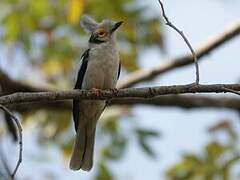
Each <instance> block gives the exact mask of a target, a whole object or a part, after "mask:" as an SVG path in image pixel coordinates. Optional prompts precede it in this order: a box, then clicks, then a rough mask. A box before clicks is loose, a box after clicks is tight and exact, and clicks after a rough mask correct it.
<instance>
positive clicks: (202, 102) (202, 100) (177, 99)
mask: <svg viewBox="0 0 240 180" xmlns="http://www.w3.org/2000/svg"><path fill="white" fill-rule="evenodd" d="M110 104H111V105H150V106H157V107H159V106H160V107H178V108H184V109H192V108H227V109H234V110H240V98H233V97H206V96H194V95H165V96H159V97H154V98H148V99H144V98H121V99H113V100H111V102H110Z"/></svg>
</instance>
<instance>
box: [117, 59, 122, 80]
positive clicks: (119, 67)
mask: <svg viewBox="0 0 240 180" xmlns="http://www.w3.org/2000/svg"><path fill="white" fill-rule="evenodd" d="M120 73H121V62H119V66H118V77H117V79H119V76H120Z"/></svg>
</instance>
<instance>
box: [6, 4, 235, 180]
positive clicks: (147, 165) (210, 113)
mask: <svg viewBox="0 0 240 180" xmlns="http://www.w3.org/2000/svg"><path fill="white" fill-rule="evenodd" d="M141 2H142V3H143V4H145V3H147V4H148V5H149V6H150V7H152V8H153V9H154V10H155V11H156V13H158V14H159V15H160V9H159V6H158V4H157V1H155V0H152V1H144V0H141ZM164 4H165V10H166V13H167V15H168V17H169V18H170V20H171V22H172V23H174V24H175V25H176V26H177V27H179V28H180V29H181V30H183V31H184V33H185V35H186V36H187V37H188V39H189V41H190V42H191V44H192V45H193V47H197V46H198V45H199V44H201V43H204V42H205V41H206V40H208V39H209V38H211V37H212V36H214V35H216V34H217V33H219V32H222V31H223V30H224V29H225V28H226V27H228V26H229V25H231V24H233V23H234V22H239V17H240V11H239V7H240V2H239V1H237V0H232V1H227V0H211V1H209V0H201V1H197V0H181V1H178V0H168V1H164ZM164 33H165V34H164V36H165V44H166V52H160V51H159V50H157V49H150V50H147V51H146V52H144V53H143V54H142V56H141V57H140V58H141V61H140V65H141V66H142V67H144V68H151V67H153V66H154V65H155V64H159V63H160V62H161V61H162V62H164V61H167V60H168V59H170V58H171V57H176V56H178V55H182V54H185V53H189V49H188V48H187V47H186V45H185V44H184V42H183V40H182V39H181V38H180V36H179V35H178V34H177V33H176V32H174V31H173V30H172V29H170V28H169V27H164ZM239 47H240V38H239V37H238V38H235V39H234V40H231V41H230V42H229V43H226V44H225V45H224V46H221V47H220V48H218V49H217V50H216V51H213V52H212V53H211V54H209V55H208V56H206V57H204V60H203V61H201V63H200V83H203V84H204V83H205V84H207V83H208V84H210V83H235V82H236V81H237V80H239V79H240V77H239V65H240V61H239V59H238V58H237V57H240V51H239ZM194 74H195V70H194V67H193V66H188V67H186V68H181V69H178V70H176V71H174V72H169V73H167V74H165V75H163V76H161V77H160V78H157V79H155V80H154V81H153V82H151V83H141V84H139V85H138V86H139V87H140V86H154V85H170V84H186V83H191V82H193V81H194V78H195V77H194ZM133 114H134V117H132V118H134V119H135V120H136V122H137V123H138V125H139V126H140V127H144V128H150V129H155V130H158V131H159V132H161V134H162V137H161V138H159V139H157V140H153V141H152V142H151V145H152V147H154V149H155V151H156V152H157V154H158V158H157V160H153V159H151V158H149V157H148V156H146V155H145V154H144V153H143V152H141V150H139V148H138V146H137V144H136V142H135V141H134V140H131V141H130V143H132V144H131V145H130V146H129V147H128V150H127V151H126V152H127V153H126V155H125V156H124V157H123V159H122V160H120V161H119V162H115V163H112V164H111V169H112V170H113V172H114V173H115V174H116V177H117V179H119V180H120V179H131V180H144V179H159V178H160V179H164V172H165V170H166V168H168V167H169V166H170V165H172V164H174V163H176V162H178V161H179V160H180V159H181V155H182V154H183V153H184V152H194V153H199V150H200V149H201V147H203V146H204V145H205V144H206V143H207V142H208V139H209V134H207V127H209V125H211V124H214V123H215V122H217V121H219V120H221V119H223V118H228V119H231V120H232V121H234V122H236V121H237V120H238V119H239V117H238V115H237V114H236V113H235V112H233V111H230V110H229V111H227V110H223V109H218V110H214V109H208V110H206V109H195V110H183V109H178V108H158V107H149V106H138V107H135V108H134V109H133ZM24 141H25V145H24V154H25V155H24V159H25V161H24V163H22V165H21V167H20V170H19V177H20V178H21V177H32V175H33V174H34V178H31V179H33V180H40V179H42V177H41V176H40V174H41V173H40V172H49V180H50V179H59V180H64V179H66V178H68V179H72V180H75V179H79V178H84V179H89V180H90V179H92V177H93V173H94V169H93V172H90V173H86V172H72V171H69V169H68V164H67V163H68V161H65V160H64V159H62V157H61V152H60V151H59V150H58V149H57V148H56V147H54V146H50V145H49V147H39V146H38V145H37V144H36V142H34V134H33V133H32V132H25V134H24ZM14 151H15V150H14V149H11V150H10V152H14ZM42 155H45V156H46V159H47V160H46V159H40V161H41V162H42V163H39V162H38V164H37V166H36V164H34V162H33V161H32V158H33V159H34V158H37V157H43V156H42ZM13 162H14V161H13ZM64 163H65V164H64ZM51 172H53V174H56V177H52V175H51ZM59 172H60V173H59Z"/></svg>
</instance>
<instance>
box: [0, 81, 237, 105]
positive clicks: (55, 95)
mask: <svg viewBox="0 0 240 180" xmlns="http://www.w3.org/2000/svg"><path fill="white" fill-rule="evenodd" d="M233 91H235V92H239V91H240V84H210V85H192V84H190V85H172V86H157V87H146V88H127V89H119V90H111V89H110V90H99V91H98V93H96V91H93V90H69V91H52V92H37V93H14V94H11V95H6V96H2V97H0V104H2V105H9V104H17V103H27V102H40V101H57V100H67V99H91V100H103V99H106V100H111V99H113V98H126V97H132V98H153V97H157V96H160V95H169V94H186V93H226V92H230V93H233Z"/></svg>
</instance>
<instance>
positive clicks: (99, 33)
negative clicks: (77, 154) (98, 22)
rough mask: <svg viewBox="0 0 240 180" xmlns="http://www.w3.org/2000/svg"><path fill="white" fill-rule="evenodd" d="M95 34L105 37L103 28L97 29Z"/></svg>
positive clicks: (105, 33)
mask: <svg viewBox="0 0 240 180" xmlns="http://www.w3.org/2000/svg"><path fill="white" fill-rule="evenodd" d="M97 34H98V36H99V37H105V36H106V35H107V32H106V31H105V30H104V29H99V30H98V31H97Z"/></svg>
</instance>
